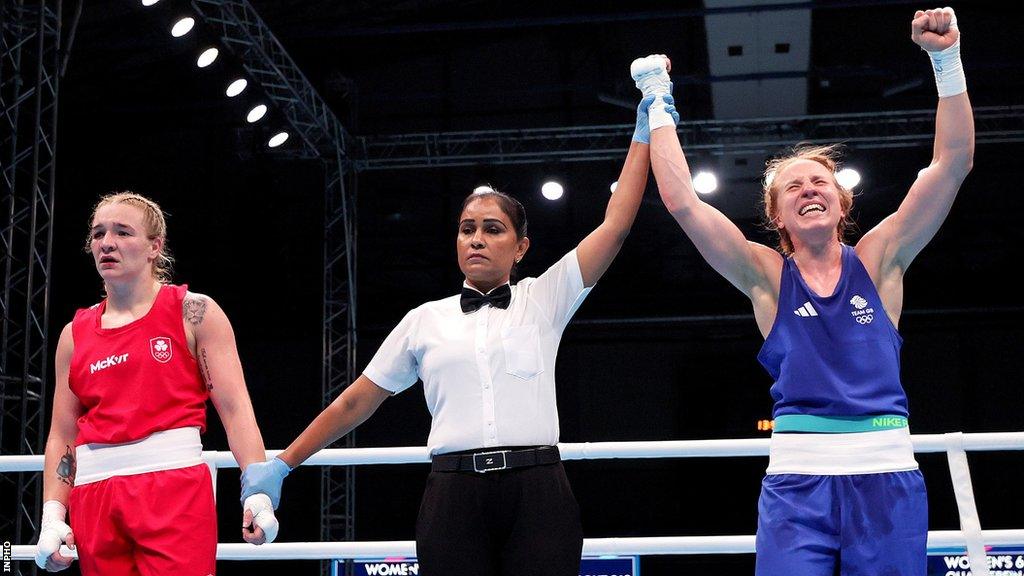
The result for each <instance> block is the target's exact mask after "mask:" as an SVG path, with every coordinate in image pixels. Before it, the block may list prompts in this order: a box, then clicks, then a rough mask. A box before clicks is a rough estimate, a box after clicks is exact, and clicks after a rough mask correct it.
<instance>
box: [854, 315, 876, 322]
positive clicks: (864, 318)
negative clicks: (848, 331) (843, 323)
mask: <svg viewBox="0 0 1024 576" xmlns="http://www.w3.org/2000/svg"><path fill="white" fill-rule="evenodd" d="M874 319H875V315H874V314H864V315H863V316H857V323H858V324H871V321H872V320H874Z"/></svg>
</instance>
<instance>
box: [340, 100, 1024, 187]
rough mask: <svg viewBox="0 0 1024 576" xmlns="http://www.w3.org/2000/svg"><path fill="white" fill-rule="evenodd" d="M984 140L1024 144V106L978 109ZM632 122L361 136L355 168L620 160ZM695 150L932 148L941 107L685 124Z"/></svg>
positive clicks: (687, 144)
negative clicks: (937, 110) (832, 145)
mask: <svg viewBox="0 0 1024 576" xmlns="http://www.w3.org/2000/svg"><path fill="white" fill-rule="evenodd" d="M974 118H975V125H976V130H977V135H976V141H977V142H978V143H979V144H986V143H997V142H1024V106H989V107H982V108H975V109H974ZM633 128H634V126H633V125H632V124H615V125H606V126H581V127H571V128H538V129H527V130H486V131H475V132H441V133H422V134H398V135H391V136H372V137H362V138H359V139H358V142H357V145H358V149H357V150H356V151H355V152H356V154H354V155H355V156H357V158H355V159H353V168H354V169H355V170H357V171H363V170H395V169H399V168H425V167H441V166H471V165H475V164H531V163H538V162H550V161H556V160H557V161H560V162H590V161H597V160H619V159H621V158H622V157H623V156H624V155H625V154H626V150H627V146H628V144H629V138H630V136H631V135H632V134H633ZM679 136H680V139H681V140H682V142H683V147H684V148H685V149H686V151H687V153H694V152H697V153H704V154H709V155H727V154H757V153H763V154H771V153H774V152H777V151H779V150H780V149H782V148H785V147H787V146H792V145H793V144H795V143H797V142H808V143H832V142H843V143H845V144H847V145H848V146H850V147H853V148H858V149H872V148H903V147H912V146H930V145H931V144H932V141H933V140H934V138H935V111H934V110H904V111H897V112H872V113H862V114H828V115H818V116H795V117H789V118H759V119H749V120H705V121H697V122H684V123H681V124H680V126H679Z"/></svg>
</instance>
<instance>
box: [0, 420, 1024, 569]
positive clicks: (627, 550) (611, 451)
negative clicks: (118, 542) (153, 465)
mask: <svg viewBox="0 0 1024 576" xmlns="http://www.w3.org/2000/svg"><path fill="white" fill-rule="evenodd" d="M951 439H952V440H953V441H955V442H956V443H957V445H958V446H961V445H962V449H963V450H965V451H968V452H990V451H1010V450H1024V432H986V433H974V434H962V435H960V434H959V433H956V434H916V435H913V436H912V437H911V440H912V442H913V444H914V452H917V453H936V452H949V453H950V454H951V455H952V454H953V452H954V450H953V449H952V448H951V447H950V446H951V444H950V442H951ZM769 441H770V440H769V439H768V438H751V439H724V440H673V441H659V442H583V443H563V444H559V445H558V449H559V451H560V452H561V454H562V459H563V460H599V459H616V458H630V459H640V458H717V457H723V458H724V457H744V456H767V455H768V444H769ZM280 452H281V451H280V450H268V451H267V454H268V456H274V455H277V454H279V453H280ZM203 459H204V461H206V463H207V465H209V466H210V468H211V471H212V472H216V470H217V469H218V468H237V467H238V464H237V463H236V462H235V460H234V458H233V457H232V455H231V453H230V452H226V451H219V452H215V451H207V452H204V453H203ZM429 461H430V458H429V452H428V450H427V448H426V447H396V448H350V449H328V450H321V451H320V452H318V453H316V454H315V455H313V456H312V457H310V458H309V459H308V460H307V461H306V462H304V463H303V464H302V465H303V466H354V465H367V464H415V463H426V462H429ZM950 462H951V469H952V468H953V464H952V462H953V459H952V458H951V460H950ZM42 468H43V457H42V456H0V473H5V472H38V471H40V470H42ZM971 504H972V505H973V499H972V502H971ZM979 534H980V538H981V540H983V541H984V543H985V544H986V545H990V546H1000V545H1017V544H1022V543H1024V529H1020V530H984V531H980V532H979ZM970 536H971V535H970V534H965V531H962V530H935V531H930V532H929V533H928V549H929V551H936V550H939V549H948V548H955V547H960V548H962V547H964V544H965V542H966V541H968V539H969V537H970ZM11 552H12V559H13V560H31V559H32V558H33V557H34V556H35V546H31V545H15V546H12V548H11ZM753 552H754V536H753V535H749V536H669V537H647V538H643V537H640V538H587V539H585V540H584V543H583V554H584V555H585V556H600V555H612V554H614V555H641V556H646V555H664V554H673V555H684V554H749V553H753ZM62 553H65V554H66V555H74V553H73V552H71V551H69V550H67V548H62ZM415 555H416V543H415V542H413V541H409V540H406V541H380V542H284V543H275V544H265V545H263V546H252V545H250V544H244V543H237V544H236V543H231V544H218V545H217V559H218V560H326V559H355V560H364V559H379V558H385V557H413V556H415Z"/></svg>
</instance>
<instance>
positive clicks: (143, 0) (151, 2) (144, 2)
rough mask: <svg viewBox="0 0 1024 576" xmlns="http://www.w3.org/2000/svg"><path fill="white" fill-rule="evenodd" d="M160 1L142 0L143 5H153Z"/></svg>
mask: <svg viewBox="0 0 1024 576" xmlns="http://www.w3.org/2000/svg"><path fill="white" fill-rule="evenodd" d="M159 1H160V0H142V5H143V6H152V5H153V4H156V3H157V2H159Z"/></svg>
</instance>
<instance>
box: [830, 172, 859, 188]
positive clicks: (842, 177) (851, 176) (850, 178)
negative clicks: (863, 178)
mask: <svg viewBox="0 0 1024 576" xmlns="http://www.w3.org/2000/svg"><path fill="white" fill-rule="evenodd" d="M836 180H837V181H838V182H839V185H840V186H842V187H843V188H846V189H847V190H853V187H854V186H856V185H857V184H860V172H857V171H856V170H854V169H853V168H843V169H842V170H840V171H839V172H836Z"/></svg>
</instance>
